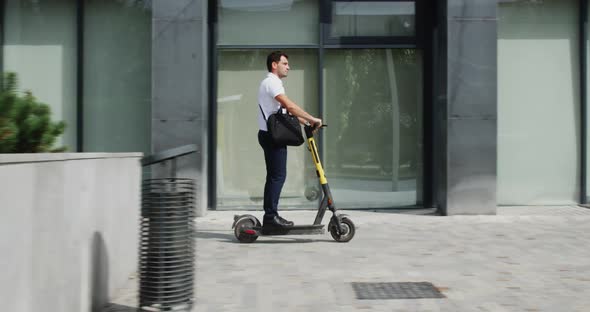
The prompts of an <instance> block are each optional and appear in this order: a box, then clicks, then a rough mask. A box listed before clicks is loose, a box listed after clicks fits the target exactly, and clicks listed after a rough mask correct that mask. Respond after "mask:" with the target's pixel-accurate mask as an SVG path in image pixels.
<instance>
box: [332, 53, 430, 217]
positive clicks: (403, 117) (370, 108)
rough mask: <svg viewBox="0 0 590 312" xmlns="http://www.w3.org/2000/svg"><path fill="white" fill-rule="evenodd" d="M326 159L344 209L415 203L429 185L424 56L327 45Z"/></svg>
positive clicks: (389, 206) (338, 202) (338, 199)
mask: <svg viewBox="0 0 590 312" xmlns="http://www.w3.org/2000/svg"><path fill="white" fill-rule="evenodd" d="M323 70H324V73H323V80H324V81H323V88H324V90H323V95H324V99H323V103H324V118H325V122H326V123H327V124H328V125H329V127H328V128H327V130H326V131H324V139H323V147H324V164H325V167H326V174H327V175H328V181H329V183H330V188H331V189H332V193H333V195H334V199H335V200H336V203H337V206H338V207H340V208H392V207H402V206H415V205H416V204H417V202H419V201H420V200H421V199H420V198H419V196H420V195H419V194H421V192H418V190H420V189H421V188H422V185H421V180H422V179H421V176H422V169H421V168H422V161H423V160H422V142H423V140H422V133H423V131H422V89H423V88H422V56H421V53H420V50H416V49H328V50H326V52H325V62H324V68H323Z"/></svg>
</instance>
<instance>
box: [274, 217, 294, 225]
mask: <svg viewBox="0 0 590 312" xmlns="http://www.w3.org/2000/svg"><path fill="white" fill-rule="evenodd" d="M277 217H278V218H279V220H281V222H283V224H285V225H286V226H293V224H295V223H293V221H289V220H286V219H283V217H281V216H277Z"/></svg>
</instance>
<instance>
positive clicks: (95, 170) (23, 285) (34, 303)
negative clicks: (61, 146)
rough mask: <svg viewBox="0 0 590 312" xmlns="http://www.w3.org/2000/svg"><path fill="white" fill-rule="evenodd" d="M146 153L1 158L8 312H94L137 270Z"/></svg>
mask: <svg viewBox="0 0 590 312" xmlns="http://www.w3.org/2000/svg"><path fill="white" fill-rule="evenodd" d="M141 156H142V155H141V154H139V153H134V154H24V155H23V154H20V155H19V154H12V155H9V154H4V155H0V177H1V179H0V198H1V199H2V200H1V204H0V248H1V250H3V251H4V252H3V253H2V256H0V301H1V302H2V308H3V309H4V310H6V311H15V312H21V311H22V312H28V311H59V312H79V311H95V310H97V309H99V308H100V307H102V306H103V305H105V304H107V303H108V302H109V299H110V298H111V297H112V296H113V295H114V294H115V293H116V291H117V290H118V288H120V287H122V286H124V285H125V284H126V282H127V280H128V279H129V277H130V276H132V275H133V274H134V273H135V272H136V270H137V259H138V240H139V209H140V183H141V166H140V163H139V160H140V158H141Z"/></svg>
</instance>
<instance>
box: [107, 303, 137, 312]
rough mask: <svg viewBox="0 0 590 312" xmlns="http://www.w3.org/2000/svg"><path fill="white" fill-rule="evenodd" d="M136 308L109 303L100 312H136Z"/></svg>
mask: <svg viewBox="0 0 590 312" xmlns="http://www.w3.org/2000/svg"><path fill="white" fill-rule="evenodd" d="M136 311H137V308H135V307H129V306H124V305H120V304H116V303H109V304H108V305H107V306H105V307H104V308H103V309H102V312H136Z"/></svg>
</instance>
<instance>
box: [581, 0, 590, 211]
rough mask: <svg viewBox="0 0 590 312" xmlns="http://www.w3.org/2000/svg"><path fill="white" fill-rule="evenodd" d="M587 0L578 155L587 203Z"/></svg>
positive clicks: (583, 0) (583, 14)
mask: <svg viewBox="0 0 590 312" xmlns="http://www.w3.org/2000/svg"><path fill="white" fill-rule="evenodd" d="M588 1H589V0H580V10H579V11H580V24H579V26H580V41H579V44H580V50H579V51H580V124H581V129H580V131H581V132H582V133H581V134H580V138H581V142H580V150H581V153H580V156H581V158H582V159H581V161H580V164H581V166H580V167H581V170H580V171H581V177H580V178H581V181H580V203H581V204H587V203H588V194H587V192H586V186H587V181H586V179H587V175H588V164H587V163H586V157H587V155H588V151H587V149H588V144H587V142H586V141H587V137H588V120H587V118H586V114H587V111H588V90H587V89H586V86H587V82H588V68H587V67H588V66H587V65H588V57H587V54H588V46H587V42H588Z"/></svg>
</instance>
